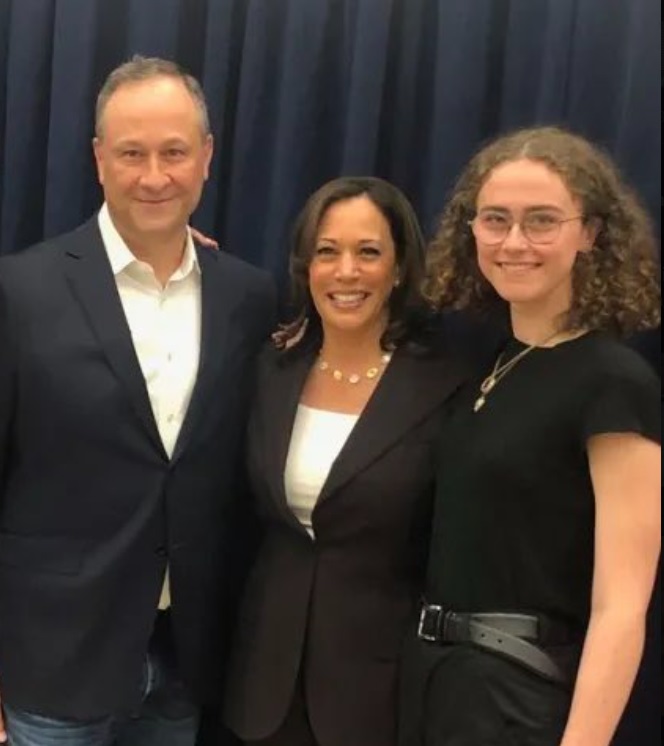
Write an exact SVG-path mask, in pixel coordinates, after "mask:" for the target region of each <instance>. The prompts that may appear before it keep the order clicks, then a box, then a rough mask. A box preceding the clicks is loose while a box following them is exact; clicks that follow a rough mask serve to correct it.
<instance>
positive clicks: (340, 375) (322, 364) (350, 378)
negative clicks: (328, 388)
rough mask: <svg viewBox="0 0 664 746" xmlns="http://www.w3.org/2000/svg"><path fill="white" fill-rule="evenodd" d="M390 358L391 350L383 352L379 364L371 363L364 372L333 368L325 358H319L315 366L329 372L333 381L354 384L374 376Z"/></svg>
mask: <svg viewBox="0 0 664 746" xmlns="http://www.w3.org/2000/svg"><path fill="white" fill-rule="evenodd" d="M391 359H392V353H391V352H386V353H384V354H383V355H381V358H380V366H378V365H373V366H372V367H371V368H368V369H367V370H365V371H364V373H344V372H343V371H342V370H339V368H333V367H332V366H331V365H330V363H328V362H327V360H319V361H318V363H317V367H318V370H320V371H323V373H331V374H332V378H334V380H335V381H339V382H347V383H353V384H356V383H359V382H360V381H362V380H364V379H365V378H366V379H369V380H371V379H373V378H376V376H378V374H379V373H380V372H381V369H382V368H385V366H386V365H387V364H388V363H389V362H390V360H391Z"/></svg>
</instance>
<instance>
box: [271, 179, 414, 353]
mask: <svg viewBox="0 0 664 746" xmlns="http://www.w3.org/2000/svg"><path fill="white" fill-rule="evenodd" d="M361 196H366V197H367V198H368V199H370V200H371V202H373V204H374V205H375V206H376V207H377V208H378V210H380V212H381V213H382V215H383V216H384V217H385V219H386V220H387V222H388V224H389V226H390V232H391V234H392V240H393V241H394V247H395V253H396V264H397V268H398V271H399V284H398V286H396V287H395V288H394V289H393V290H392V293H391V295H390V298H389V301H388V323H387V328H386V329H385V332H384V333H383V336H382V337H381V340H380V343H381V346H382V347H383V349H394V348H395V347H398V346H399V345H401V344H403V343H405V342H411V341H414V339H415V337H416V336H417V334H418V332H419V330H420V327H421V326H422V323H423V317H424V314H425V310H426V303H425V301H424V299H423V296H422V294H421V285H422V279H423V276H424V248H425V243H424V239H423V237H422V231H421V229H420V225H419V223H418V220H417V217H416V215H415V211H414V210H413V207H412V206H411V204H410V202H409V201H408V199H407V198H406V197H405V196H404V194H403V193H402V192H401V191H400V190H399V189H397V187H395V186H394V185H392V184H390V183H389V182H387V181H384V180H383V179H378V178H376V177H372V176H344V177H341V178H338V179H334V180H333V181H328V182H327V183H326V184H324V185H323V186H322V187H320V189H318V190H317V191H316V192H314V193H313V194H312V195H311V196H310V197H309V199H308V200H307V202H306V203H305V205H304V207H303V209H302V211H301V212H300V214H299V215H298V217H297V219H296V221H295V225H294V230H293V235H292V241H291V252H290V257H289V272H290V280H291V303H292V307H293V310H294V312H295V319H294V320H293V321H292V322H290V323H289V324H286V325H285V326H284V327H282V328H281V329H280V331H279V332H277V334H276V335H275V342H276V344H277V347H280V348H286V347H291V346H292V345H294V344H297V346H298V347H300V348H303V347H306V348H309V347H310V346H312V345H320V343H321V339H322V329H321V320H320V316H319V315H318V311H317V310H316V307H315V306H314V302H313V299H312V297H311V293H310V291H309V265H310V264H311V260H312V257H313V253H314V249H315V247H316V237H317V233H318V229H319V226H320V224H321V221H322V220H323V217H324V216H325V214H326V212H327V210H328V209H329V208H330V207H331V206H332V205H334V204H336V203H337V202H342V201H344V200H348V199H353V198H355V197H361Z"/></svg>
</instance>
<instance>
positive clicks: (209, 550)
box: [0, 219, 273, 718]
mask: <svg viewBox="0 0 664 746" xmlns="http://www.w3.org/2000/svg"><path fill="white" fill-rule="evenodd" d="M198 257H199V262H200V267H201V277H202V280H201V282H202V331H201V353H200V364H199V371H198V377H197V380H196V383H195V387H194V391H193V394H192V399H191V403H190V406H189V409H188V412H187V415H186V419H185V422H184V424H183V426H182V430H181V432H180V436H179V439H178V441H177V444H176V447H175V452H174V454H173V457H172V459H170V460H169V458H168V457H167V455H166V453H165V451H164V449H163V446H162V443H161V440H160V437H159V433H158V430H157V427H156V424H155V421H154V418H153V415H152V410H151V407H150V401H149V397H148V394H147V390H146V386H145V383H144V379H143V376H142V373H141V369H140V367H139V363H138V359H137V357H136V354H135V351H134V347H133V345H132V341H131V335H130V331H129V327H128V325H127V322H126V319H125V316H124V313H123V310H122V306H121V303H120V299H119V295H118V292H117V288H116V284H115V280H114V277H113V274H112V271H111V268H110V264H109V262H108V258H107V255H106V253H105V251H104V247H103V243H102V240H101V236H100V233H99V230H98V226H97V221H96V219H93V220H91V221H90V222H88V223H86V224H85V225H83V226H82V227H81V228H79V229H78V230H76V231H74V232H73V233H71V234H68V235H65V236H62V237H60V238H58V239H55V240H52V241H48V242H46V243H44V244H42V245H40V246H37V247H35V248H33V249H30V250H28V251H25V252H23V253H21V254H18V255H16V256H10V257H6V258H3V259H2V260H0V693H1V694H2V697H3V699H4V700H5V701H7V702H8V703H10V704H13V705H14V706H16V707H20V708H24V709H26V710H29V711H33V712H40V713H44V714H52V715H55V716H59V717H72V718H91V717H96V716H101V715H104V714H108V713H112V712H117V711H119V710H122V709H124V708H127V707H130V706H133V705H134V704H135V703H136V697H137V695H138V688H139V683H140V679H141V672H142V667H143V663H144V658H145V653H146V647H147V641H148V638H149V636H150V633H151V628H152V625H153V622H154V618H155V613H156V608H157V601H158V598H159V594H160V589H161V586H162V581H163V578H164V570H165V567H166V565H167V563H168V565H169V567H170V574H171V590H172V618H173V626H174V632H175V638H176V646H177V653H178V657H179V663H180V668H181V671H182V674H183V676H184V678H185V681H186V682H187V684H188V685H189V687H190V688H191V691H192V694H193V695H194V696H195V697H197V698H199V699H200V700H202V701H205V700H209V699H214V697H215V695H216V694H217V693H218V691H219V684H220V678H221V675H222V667H223V666H222V655H223V648H224V641H225V638H226V635H225V628H226V626H227V625H228V624H229V617H230V616H231V608H232V598H233V596H234V594H235V591H236V587H235V586H236V585H237V576H238V572H239V569H238V567H237V566H236V567H234V566H233V564H234V563H236V550H237V549H238V548H239V545H240V544H241V540H242V536H241V532H240V531H239V526H238V523H237V521H238V520H240V515H239V514H240V503H239V500H240V497H241V484H240V476H241V469H239V468H238V467H239V466H240V465H241V462H242V460H243V456H242V454H241V451H240V443H241V442H242V437H243V431H244V429H245V425H246V407H247V404H248V395H249V390H250V386H251V376H252V371H253V367H254V362H253V361H254V359H255V354H256V352H257V350H258V348H259V347H260V344H261V343H262V340H263V339H264V338H265V337H266V335H267V333H268V330H269V328H270V327H271V325H272V316H273V308H272V306H273V291H272V285H271V282H270V281H269V279H268V278H267V276H266V275H264V274H263V273H262V272H261V271H259V270H257V269H255V268H253V267H250V266H249V265H246V264H244V263H243V262H240V261H238V260H236V259H234V258H232V257H230V256H227V255H225V254H222V253H215V252H212V251H208V250H202V249H199V250H198Z"/></svg>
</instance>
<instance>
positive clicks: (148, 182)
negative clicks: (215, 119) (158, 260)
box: [94, 77, 212, 248]
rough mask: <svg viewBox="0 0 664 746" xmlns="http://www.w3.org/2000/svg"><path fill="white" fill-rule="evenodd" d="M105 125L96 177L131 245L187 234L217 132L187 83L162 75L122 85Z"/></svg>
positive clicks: (98, 145)
mask: <svg viewBox="0 0 664 746" xmlns="http://www.w3.org/2000/svg"><path fill="white" fill-rule="evenodd" d="M100 128H101V131H100V133H99V136H98V137H97V138H95V140H94V153H95V159H96V162H97V174H98V177H99V183H100V184H101V185H102V187H103V190H104V197H105V199H106V202H107V204H108V209H109V212H110V214H111V217H112V219H113V223H114V225H115V227H116V228H117V230H118V232H119V233H120V235H121V236H122V237H123V238H124V240H125V241H126V243H127V245H128V246H129V247H130V248H131V246H132V243H133V242H136V243H137V244H140V243H143V242H146V241H150V242H153V241H155V240H160V241H164V242H167V241H169V240H177V239H179V238H180V237H182V236H183V234H184V230H185V226H186V225H187V223H188V221H189V217H190V215H191V213H192V212H193V211H194V209H195V208H196V205H197V204H198V201H199V199H200V196H201V191H202V189H203V183H204V182H205V180H206V179H207V177H208V169H209V165H210V159H211V157H212V137H211V136H210V135H206V134H205V133H204V132H203V123H202V119H201V113H200V110H199V109H198V107H197V106H196V103H195V102H194V99H193V98H192V96H191V94H190V93H189V91H188V90H187V89H186V88H185V86H184V84H183V83H182V82H181V81H179V80H177V79H176V78H169V77H158V78H153V79H150V80H146V81H141V82H137V83H126V84H124V85H122V86H120V88H118V89H117V90H116V91H115V92H114V93H113V94H112V95H111V97H110V98H109V100H108V102H107V104H106V107H105V109H104V111H103V114H102V120H101V123H100Z"/></svg>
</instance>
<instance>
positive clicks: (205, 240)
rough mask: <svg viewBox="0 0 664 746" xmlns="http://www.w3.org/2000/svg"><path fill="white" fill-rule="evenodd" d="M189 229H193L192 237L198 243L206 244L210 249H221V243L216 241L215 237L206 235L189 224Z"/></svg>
mask: <svg viewBox="0 0 664 746" xmlns="http://www.w3.org/2000/svg"><path fill="white" fill-rule="evenodd" d="M189 230H190V231H191V237H192V238H193V239H194V241H196V243H199V244H200V245H201V246H205V247H206V248H208V249H217V250H219V243H218V242H217V241H215V240H214V238H210V236H206V235H205V234H204V233H201V232H200V231H197V230H196V228H192V227H191V226H189Z"/></svg>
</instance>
